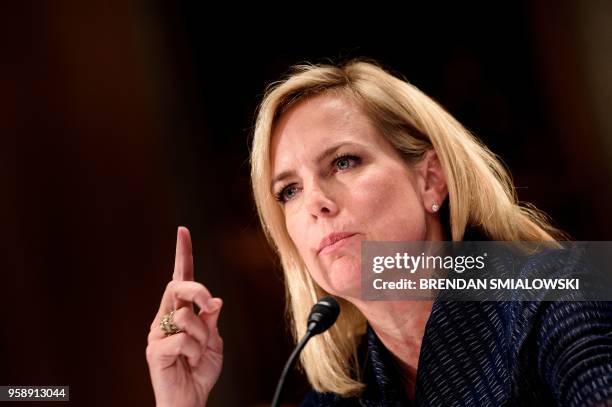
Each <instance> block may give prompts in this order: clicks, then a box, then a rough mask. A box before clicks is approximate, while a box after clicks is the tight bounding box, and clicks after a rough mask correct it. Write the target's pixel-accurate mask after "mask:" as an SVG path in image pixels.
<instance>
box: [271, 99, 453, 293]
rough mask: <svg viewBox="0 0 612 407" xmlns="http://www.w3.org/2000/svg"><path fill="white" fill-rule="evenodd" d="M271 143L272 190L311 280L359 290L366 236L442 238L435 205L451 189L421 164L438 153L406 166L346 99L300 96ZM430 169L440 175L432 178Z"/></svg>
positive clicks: (346, 290)
mask: <svg viewBox="0 0 612 407" xmlns="http://www.w3.org/2000/svg"><path fill="white" fill-rule="evenodd" d="M271 143H272V144H271V160H272V180H273V181H272V193H274V194H275V195H277V197H278V198H279V199H280V200H281V204H282V206H283V210H284V215H285V222H286V227H287V231H288V233H289V235H290V237H291V239H292V240H293V242H294V244H295V246H296V247H297V249H298V251H299V253H300V255H301V256H302V259H303V260H304V262H305V264H306V266H307V267H308V270H309V272H310V274H311V276H312V278H313V279H314V280H315V281H316V282H317V283H318V284H319V285H320V286H321V287H322V288H323V289H325V290H326V291H327V292H329V293H330V294H334V295H338V296H341V297H359V296H360V289H359V288H360V254H361V246H360V242H361V241H362V240H379V241H381V240H382V241H385V240H386V241H402V240H441V238H442V236H441V229H440V227H439V226H440V225H439V221H438V217H437V216H435V215H434V214H433V213H431V205H432V204H433V202H434V201H436V202H437V203H438V205H439V204H440V203H441V201H442V200H443V197H442V195H444V196H445V191H446V190H445V188H446V187H445V184H444V186H443V188H441V187H440V185H438V184H439V183H440V182H443V175H442V173H441V171H440V172H439V173H435V168H434V171H433V172H432V171H431V170H430V169H429V170H428V169H427V168H425V169H424V167H426V166H427V164H428V163H429V164H431V162H432V161H434V164H436V163H437V159H436V158H435V154H427V155H426V157H427V159H425V160H422V161H421V162H420V163H419V164H417V165H414V166H408V165H407V164H406V162H405V161H404V160H403V159H402V157H401V156H400V155H399V153H398V152H397V151H396V150H395V149H394V148H393V147H392V145H391V144H390V143H389V142H387V141H386V139H385V138H384V137H383V136H382V135H381V134H380V133H379V132H378V131H377V130H376V129H375V128H374V126H373V125H372V124H371V123H370V122H369V120H368V118H367V117H366V116H365V115H364V114H363V113H362V112H361V111H360V110H359V108H358V107H357V106H356V105H355V104H354V103H352V102H351V101H349V100H348V99H346V98H342V97H339V96H335V95H331V94H323V95H318V96H315V97H312V98H309V99H306V100H304V101H301V102H299V103H298V104H296V105H295V106H293V107H292V108H291V109H289V110H288V111H287V112H285V113H284V114H283V115H282V116H281V118H280V119H279V121H278V122H277V124H276V126H275V129H274V133H273V135H272V141H271ZM434 167H435V165H434ZM438 168H439V167H438ZM432 174H433V175H436V174H437V175H438V176H439V177H440V178H442V181H440V180H439V179H438V180H434V181H435V182H431V180H429V181H428V177H430V176H432ZM436 182H437V184H436ZM428 184H429V185H428ZM434 184H435V185H434ZM432 185H433V187H432ZM432 189H435V190H434V191H433V192H432ZM436 192H439V193H440V194H441V195H440V196H438V195H435V193H436ZM432 193H433V195H432ZM427 206H428V207H429V208H427ZM426 208H427V209H426ZM428 209H429V210H428ZM434 226H437V227H434Z"/></svg>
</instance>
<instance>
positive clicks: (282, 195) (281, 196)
mask: <svg viewBox="0 0 612 407" xmlns="http://www.w3.org/2000/svg"><path fill="white" fill-rule="evenodd" d="M296 193H297V187H296V186H295V185H289V186H287V187H285V188H283V189H282V190H281V191H280V192H279V193H278V194H277V195H276V200H277V201H279V202H287V201H288V200H290V199H291V198H293V196H294V195H295V194H296Z"/></svg>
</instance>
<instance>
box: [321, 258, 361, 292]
mask: <svg viewBox="0 0 612 407" xmlns="http://www.w3.org/2000/svg"><path fill="white" fill-rule="evenodd" d="M325 280H326V283H327V285H329V289H328V290H327V291H328V292H329V293H330V294H332V295H338V296H340V297H360V295H361V267H360V263H359V261H358V260H356V259H354V258H350V257H341V258H339V259H336V260H334V261H333V262H332V264H331V265H330V266H329V268H328V270H327V272H326V278H325Z"/></svg>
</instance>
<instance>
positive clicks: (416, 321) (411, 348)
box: [353, 301, 433, 399]
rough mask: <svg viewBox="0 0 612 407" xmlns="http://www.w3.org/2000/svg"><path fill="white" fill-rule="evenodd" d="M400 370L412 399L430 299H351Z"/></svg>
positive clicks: (430, 303)
mask: <svg viewBox="0 0 612 407" xmlns="http://www.w3.org/2000/svg"><path fill="white" fill-rule="evenodd" d="M353 303H354V304H355V306H356V307H357V308H359V310H360V311H361V312H362V313H363V315H364V316H365V317H366V319H367V320H368V322H369V324H370V326H371V327H372V329H374V332H376V335H377V336H378V337H379V338H380V340H381V342H382V343H383V344H384V345H385V347H386V348H387V349H388V350H389V351H390V352H391V353H392V354H393V356H395V358H396V359H397V360H398V362H399V365H400V366H401V367H402V369H403V373H404V375H403V376H404V381H405V385H406V386H407V391H408V395H409V396H410V398H411V399H413V398H414V390H415V389H414V387H415V383H416V372H417V367H418V364H419V354H420V351H421V343H422V341H423V335H424V333H425V325H426V324H427V320H428V319H429V315H430V314H431V307H432V304H433V301H353Z"/></svg>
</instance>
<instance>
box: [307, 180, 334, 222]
mask: <svg viewBox="0 0 612 407" xmlns="http://www.w3.org/2000/svg"><path fill="white" fill-rule="evenodd" d="M330 189H331V188H329V187H328V188H325V189H323V188H322V186H321V185H320V184H318V183H317V182H314V181H313V182H311V183H310V186H309V188H307V189H306V190H305V191H304V194H305V195H306V196H305V198H306V210H307V211H308V213H309V214H310V216H311V217H312V218H313V219H318V218H320V217H329V216H334V215H335V214H337V213H338V204H337V203H336V201H335V199H333V197H332V194H331V191H330Z"/></svg>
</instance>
